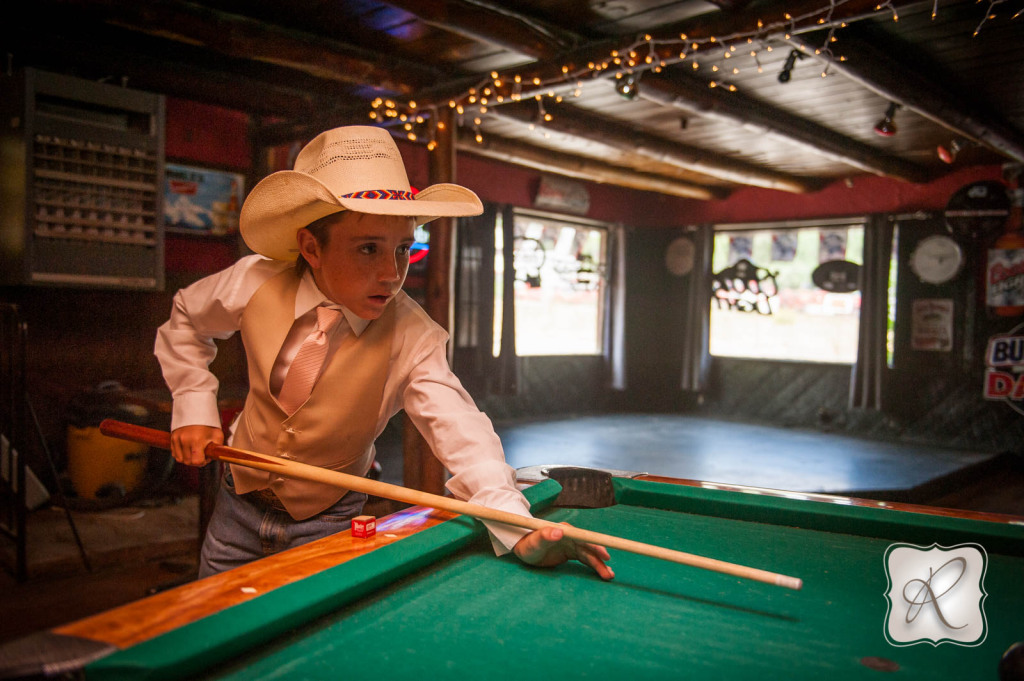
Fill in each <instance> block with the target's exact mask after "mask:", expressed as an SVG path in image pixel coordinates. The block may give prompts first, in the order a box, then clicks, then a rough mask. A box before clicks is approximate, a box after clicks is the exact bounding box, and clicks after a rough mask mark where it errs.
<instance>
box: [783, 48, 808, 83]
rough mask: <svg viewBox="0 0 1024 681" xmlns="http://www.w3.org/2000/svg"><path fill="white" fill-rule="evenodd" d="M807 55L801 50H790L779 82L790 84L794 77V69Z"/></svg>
mask: <svg viewBox="0 0 1024 681" xmlns="http://www.w3.org/2000/svg"><path fill="white" fill-rule="evenodd" d="M806 56H807V55H805V54H804V53H803V52H801V51H800V50H790V51H789V56H788V57H786V63H785V64H784V65H783V67H782V71H780V72H779V82H780V83H788V82H789V79H790V78H792V76H793V67H794V66H796V60H797V59H804V58H805V57H806Z"/></svg>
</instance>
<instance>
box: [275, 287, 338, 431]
mask: <svg viewBox="0 0 1024 681" xmlns="http://www.w3.org/2000/svg"><path fill="white" fill-rule="evenodd" d="M340 319H341V311H340V310H332V309H331V308H329V307H323V306H320V307H318V308H316V328H315V329H313V330H312V331H311V332H310V334H309V335H308V336H306V340H304V341H302V345H301V346H300V347H299V352H298V353H297V354H296V355H295V359H294V360H292V365H291V367H289V369H288V375H287V376H285V378H284V383H282V384H281V394H280V396H279V397H278V398H277V401H278V402H280V404H281V406H282V407H283V408H284V410H285V411H286V412H287V413H288V414H289V415H291V414H293V413H294V412H295V410H296V409H298V408H299V407H300V406H302V403H303V402H305V401H306V400H307V399H308V398H309V393H310V392H312V390H313V384H314V383H316V378H317V376H319V375H320V368H321V367H322V366H323V363H324V357H326V356H327V345H328V342H327V335H328V334H329V333H330V331H331V329H333V328H334V326H335V325H336V324H337V323H338V321H339V320H340Z"/></svg>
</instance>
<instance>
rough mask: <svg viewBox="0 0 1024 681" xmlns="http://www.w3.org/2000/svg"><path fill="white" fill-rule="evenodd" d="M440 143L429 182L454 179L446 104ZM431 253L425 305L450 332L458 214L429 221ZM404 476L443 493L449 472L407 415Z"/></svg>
mask: <svg viewBox="0 0 1024 681" xmlns="http://www.w3.org/2000/svg"><path fill="white" fill-rule="evenodd" d="M437 124H438V130H437V135H436V137H435V139H436V141H437V147H436V148H435V149H434V150H433V151H432V152H430V169H429V177H430V184H437V183H438V182H455V148H456V139H457V135H456V129H455V126H456V121H455V112H454V111H452V110H451V109H449V108H448V107H443V108H442V109H441V110H440V111H439V113H438V121H437ZM429 227H430V254H429V255H428V256H427V283H426V300H425V309H426V311H427V314H429V315H430V317H431V319H433V320H434V321H435V322H437V323H438V324H440V325H441V326H442V327H443V328H444V329H445V330H446V331H448V332H449V333H451V331H452V322H453V319H454V311H455V306H454V296H453V294H452V289H453V282H454V279H455V252H456V249H455V236H456V229H455V227H456V220H455V218H439V219H437V220H434V221H433V222H431V223H430V225H429ZM453 344H454V341H452V342H450V343H449V345H448V362H449V363H451V361H452V354H453ZM402 445H403V466H404V468H403V480H404V482H405V486H406V487H411V488H413V489H418V490H422V491H424V492H429V493H431V494H444V483H445V480H446V477H447V473H446V471H445V469H444V466H442V465H441V462H440V461H438V460H437V457H435V456H434V453H433V452H432V451H431V449H430V446H429V445H428V444H427V442H426V440H424V439H423V436H422V435H421V434H420V432H419V431H418V430H417V429H416V426H415V425H413V423H412V421H410V420H409V417H408V416H406V418H405V428H404V433H403V437H402Z"/></svg>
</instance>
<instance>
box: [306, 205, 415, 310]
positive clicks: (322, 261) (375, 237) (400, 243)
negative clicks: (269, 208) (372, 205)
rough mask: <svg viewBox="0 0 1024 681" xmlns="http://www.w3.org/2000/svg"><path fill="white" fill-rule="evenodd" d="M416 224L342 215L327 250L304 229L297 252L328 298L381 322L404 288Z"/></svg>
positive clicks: (349, 213) (399, 219)
mask: <svg viewBox="0 0 1024 681" xmlns="http://www.w3.org/2000/svg"><path fill="white" fill-rule="evenodd" d="M413 223H414V221H413V219H412V218H409V217H401V216H395V215H369V214H366V213H355V212H352V211H342V212H340V213H337V214H336V216H335V217H334V219H333V220H332V221H331V224H330V227H329V229H330V238H329V239H328V240H327V245H326V246H322V245H321V244H319V243H318V242H317V240H316V238H315V237H314V236H313V234H312V232H310V231H309V230H307V229H300V230H299V233H298V237H297V238H298V242H299V250H300V251H301V253H302V255H304V256H305V257H306V260H307V261H308V262H309V265H310V269H311V270H312V272H313V280H314V281H315V282H316V285H317V286H318V287H319V288H320V291H321V292H323V294H324V295H325V296H327V298H329V299H330V300H332V301H334V302H335V303H340V304H341V305H344V306H345V307H347V308H348V309H349V310H351V311H352V312H354V313H355V314H357V315H359V316H360V317H362V318H363V319H377V318H378V317H380V316H381V314H383V312H384V308H385V307H386V306H387V304H388V303H389V302H391V299H392V298H394V297H395V295H396V294H397V293H398V292H399V291H400V290H401V288H402V284H404V283H405V275H406V274H407V273H408V272H409V250H410V249H411V248H412V245H413V243H414V241H415V239H414V238H413V228H414V226H415V225H414V224H413Z"/></svg>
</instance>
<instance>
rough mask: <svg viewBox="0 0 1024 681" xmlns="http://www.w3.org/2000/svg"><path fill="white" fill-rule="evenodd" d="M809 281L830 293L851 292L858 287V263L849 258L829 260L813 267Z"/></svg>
mask: <svg viewBox="0 0 1024 681" xmlns="http://www.w3.org/2000/svg"><path fill="white" fill-rule="evenodd" d="M811 281H813V282H814V285H815V286H817V287H818V288H820V289H822V290H825V291H829V292H831V293H853V292H854V291H856V290H857V289H859V288H860V265H858V264H857V263H855V262H850V261H849V260H829V261H827V262H823V263H821V264H820V265H818V266H817V267H816V268H815V270H814V272H812V273H811Z"/></svg>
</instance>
